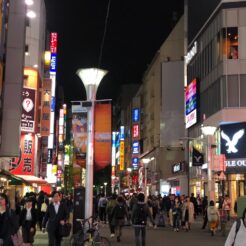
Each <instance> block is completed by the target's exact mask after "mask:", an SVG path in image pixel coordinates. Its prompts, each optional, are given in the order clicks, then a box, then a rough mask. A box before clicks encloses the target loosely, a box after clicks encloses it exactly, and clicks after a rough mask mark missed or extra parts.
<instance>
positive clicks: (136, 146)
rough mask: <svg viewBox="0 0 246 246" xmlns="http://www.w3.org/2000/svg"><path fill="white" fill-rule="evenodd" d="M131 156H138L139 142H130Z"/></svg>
mask: <svg viewBox="0 0 246 246" xmlns="http://www.w3.org/2000/svg"><path fill="white" fill-rule="evenodd" d="M132 154H139V141H133V142H132Z"/></svg>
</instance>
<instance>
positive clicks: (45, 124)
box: [40, 79, 51, 137]
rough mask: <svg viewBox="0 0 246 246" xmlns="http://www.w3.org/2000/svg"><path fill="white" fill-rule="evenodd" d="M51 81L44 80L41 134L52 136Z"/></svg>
mask: <svg viewBox="0 0 246 246" xmlns="http://www.w3.org/2000/svg"><path fill="white" fill-rule="evenodd" d="M50 105H51V79H44V80H43V88H42V109H41V110H42V111H41V127H40V134H41V136H42V137H44V136H49V135H50Z"/></svg>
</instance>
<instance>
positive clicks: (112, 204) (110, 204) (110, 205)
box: [106, 194, 117, 238]
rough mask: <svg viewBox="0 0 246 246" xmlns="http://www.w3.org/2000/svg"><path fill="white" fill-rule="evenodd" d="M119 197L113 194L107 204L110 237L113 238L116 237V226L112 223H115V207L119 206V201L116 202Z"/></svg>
mask: <svg viewBox="0 0 246 246" xmlns="http://www.w3.org/2000/svg"><path fill="white" fill-rule="evenodd" d="M116 198H117V195H116V194H113V195H112V197H111V199H110V200H109V201H108V203H107V207H106V213H107V216H108V223H109V229H110V233H111V235H110V237H111V238H113V237H114V236H115V228H114V224H113V223H112V221H113V217H112V214H113V209H114V207H115V206H116V205H117V201H116Z"/></svg>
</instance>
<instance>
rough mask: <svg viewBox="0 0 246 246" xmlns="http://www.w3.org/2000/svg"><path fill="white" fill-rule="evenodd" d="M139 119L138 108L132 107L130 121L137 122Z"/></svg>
mask: <svg viewBox="0 0 246 246" xmlns="http://www.w3.org/2000/svg"><path fill="white" fill-rule="evenodd" d="M139 119H140V110H139V108H134V109H133V110H132V121H133V122H139Z"/></svg>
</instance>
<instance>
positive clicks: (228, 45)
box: [222, 27, 238, 59]
mask: <svg viewBox="0 0 246 246" xmlns="http://www.w3.org/2000/svg"><path fill="white" fill-rule="evenodd" d="M222 33H223V55H224V57H225V58H227V59H238V28H237V27H228V28H223V30H222Z"/></svg>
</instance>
